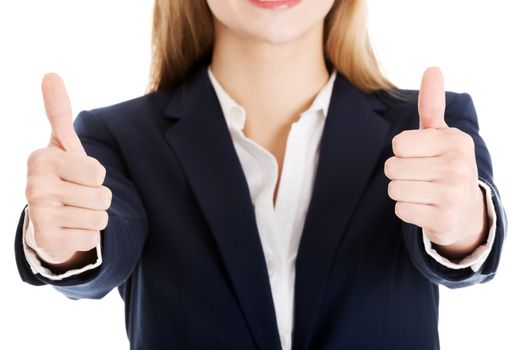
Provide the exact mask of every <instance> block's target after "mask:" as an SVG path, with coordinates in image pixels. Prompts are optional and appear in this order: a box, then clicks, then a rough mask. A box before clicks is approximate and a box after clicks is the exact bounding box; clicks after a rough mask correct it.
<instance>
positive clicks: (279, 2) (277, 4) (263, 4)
mask: <svg viewBox="0 0 524 350" xmlns="http://www.w3.org/2000/svg"><path fill="white" fill-rule="evenodd" d="M301 1H302V0H249V2H250V3H251V4H252V5H255V6H257V7H260V8H264V9H270V10H278V9H287V8H290V7H293V6H295V5H297V4H298V3H299V2H301Z"/></svg>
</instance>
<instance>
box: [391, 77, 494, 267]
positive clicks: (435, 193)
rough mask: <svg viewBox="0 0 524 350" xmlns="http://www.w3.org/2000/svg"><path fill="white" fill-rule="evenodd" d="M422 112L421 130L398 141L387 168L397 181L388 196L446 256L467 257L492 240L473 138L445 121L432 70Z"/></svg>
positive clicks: (441, 89)
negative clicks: (486, 240)
mask: <svg viewBox="0 0 524 350" xmlns="http://www.w3.org/2000/svg"><path fill="white" fill-rule="evenodd" d="M418 107H419V117H420V128H419V129H418V130H417V129H415V130H404V131H402V132H401V133H399V134H398V135H396V136H395V137H394V138H393V140H392V147H393V153H394V154H395V156H393V157H390V158H389V159H387V160H386V162H385V164H384V172H385V174H386V176H387V177H388V178H389V179H390V180H391V181H390V183H389V186H388V195H389V196H390V197H391V198H392V199H393V200H395V201H397V203H395V214H396V215H397V216H398V217H399V218H400V219H402V220H403V221H405V222H408V223H411V224H415V225H418V226H420V227H422V228H423V229H424V233H425V234H426V235H427V236H428V238H429V239H430V240H431V241H432V242H433V243H435V244H436V245H437V247H438V248H439V249H440V251H439V252H440V253H444V254H445V255H448V256H449V257H450V258H458V257H462V256H465V255H467V254H469V253H470V252H472V251H473V250H475V249H476V248H477V247H478V246H479V245H480V244H481V243H482V242H483V241H484V240H485V237H486V235H487V232H486V231H487V229H486V226H487V223H486V221H487V218H486V217H487V215H486V211H485V207H484V206H485V204H484V195H483V192H482V190H481V188H480V186H479V185H478V174H477V163H476V160H475V147H474V142H473V138H472V137H471V136H470V135H469V134H467V133H465V132H463V131H461V130H459V129H457V128H454V127H451V128H450V127H448V125H447V124H446V123H445V121H444V111H445V108H446V101H445V91H444V79H443V76H442V73H441V71H440V69H438V68H429V69H428V70H426V72H425V74H424V77H423V78H422V85H421V88H420V93H419V99H418Z"/></svg>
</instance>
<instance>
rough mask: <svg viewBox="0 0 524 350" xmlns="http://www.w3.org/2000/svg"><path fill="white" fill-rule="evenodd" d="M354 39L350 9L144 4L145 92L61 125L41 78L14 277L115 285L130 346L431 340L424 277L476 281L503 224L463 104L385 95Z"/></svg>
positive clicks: (432, 298)
mask: <svg viewBox="0 0 524 350" xmlns="http://www.w3.org/2000/svg"><path fill="white" fill-rule="evenodd" d="M365 28H366V26H365V4H364V1H362V0H353V1H338V0H335V1H334V0H316V1H313V0H277V1H268V0H227V1H224V0H221V1H219V0H208V1H207V3H206V2H204V0H199V1H195V0H178V1H175V0H171V1H168V0H157V1H156V3H155V14H154V30H153V44H154V55H153V61H152V71H151V77H152V84H151V91H150V93H148V94H147V95H145V96H142V97H139V98H137V99H134V100H131V101H126V102H123V103H120V104H117V105H113V106H110V107H105V108H99V109H95V110H91V111H84V112H82V113H80V114H79V115H78V117H77V118H76V119H75V122H74V127H73V125H72V124H71V117H72V116H71V107H70V105H69V100H68V98H67V94H66V92H65V89H64V87H63V84H62V82H61V80H60V78H59V77H58V76H57V75H54V74H51V75H48V76H46V77H45V78H44V81H43V94H44V101H45V105H46V113H47V116H48V118H49V120H50V123H51V126H52V136H51V141H50V144H49V145H48V147H45V148H42V149H39V150H36V151H34V152H33V153H31V155H30V157H29V159H28V181H27V191H26V197H27V200H28V205H27V206H26V208H24V211H23V212H22V215H21V218H20V222H19V225H18V230H17V235H16V253H17V254H16V256H17V263H18V266H19V271H20V275H21V277H22V279H23V280H24V281H26V282H28V283H31V284H34V285H43V284H51V285H53V286H54V287H55V288H56V289H57V290H59V291H60V292H62V293H63V294H65V295H66V296H68V297H70V298H101V297H103V296H104V295H105V294H107V293H108V292H109V291H111V290H112V289H113V288H114V287H118V289H119V291H120V293H121V295H122V298H123V300H124V301H125V303H126V327H127V331H128V336H129V339H130V343H131V348H133V349H165V348H175V349H178V348H192V349H256V348H259V349H278V348H282V349H297V350H298V349H339V348H357V349H386V348H387V349H438V347H439V341H438V327H437V326H438V324H437V323H438V284H442V285H445V286H448V287H450V288H455V287H463V286H468V285H471V284H474V283H479V282H486V281H488V280H490V279H492V278H493V276H494V273H495V271H496V268H497V265H498V262H499V256H500V251H501V246H502V242H503V240H504V235H505V227H506V221H505V220H506V219H505V213H504V210H503V207H502V205H501V202H500V197H499V194H498V191H497V189H496V187H495V185H494V183H493V177H492V167H491V160H490V156H489V153H488V150H487V148H486V145H485V143H484V141H483V140H482V139H481V138H480V136H479V134H478V123H477V117H476V114H475V111H474V107H473V104H472V102H471V99H470V97H469V95H467V94H455V93H446V94H445V93H444V88H443V80H442V76H441V74H440V71H439V70H438V69H434V68H432V69H429V70H428V71H427V72H426V74H425V75H424V77H423V80H422V86H421V91H420V93H419V94H418V99H417V98H415V99H413V98H412V97H410V96H412V95H413V94H412V93H408V92H405V91H401V90H399V89H397V88H396V87H395V86H394V85H393V84H392V83H390V82H389V81H388V80H387V79H386V78H384V76H383V75H382V74H381V72H380V70H379V68H378V65H377V61H376V59H375V57H374V54H373V51H372V50H371V46H370V44H369V40H368V36H367V33H366V29H365ZM417 100H418V109H417V103H416V101H417ZM404 130H409V131H404Z"/></svg>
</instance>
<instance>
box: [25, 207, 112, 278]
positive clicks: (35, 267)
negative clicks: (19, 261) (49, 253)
mask: <svg viewBox="0 0 524 350" xmlns="http://www.w3.org/2000/svg"><path fill="white" fill-rule="evenodd" d="M22 244H23V248H24V254H25V258H26V260H27V262H28V263H29V266H30V267H31V271H32V272H33V273H34V274H35V275H36V274H37V273H39V274H41V275H42V276H44V277H46V278H48V279H50V280H55V281H56V280H61V279H64V278H67V277H70V276H74V275H78V274H81V273H82V272H85V271H88V270H92V269H94V268H96V267H98V266H100V265H101V264H102V249H101V243H100V241H99V242H98V244H97V246H96V261H95V262H94V263H92V264H88V265H86V266H83V267H82V268H79V269H72V270H68V271H66V272H64V273H61V274H58V275H57V274H55V273H53V272H51V270H49V269H48V268H46V267H44V266H42V262H41V260H40V258H39V255H40V256H45V254H44V253H43V252H42V251H41V250H40V249H39V248H38V246H37V245H36V243H35V234H34V228H33V223H32V222H31V220H30V219H29V215H27V207H26V208H25V216H24V225H23V227H22Z"/></svg>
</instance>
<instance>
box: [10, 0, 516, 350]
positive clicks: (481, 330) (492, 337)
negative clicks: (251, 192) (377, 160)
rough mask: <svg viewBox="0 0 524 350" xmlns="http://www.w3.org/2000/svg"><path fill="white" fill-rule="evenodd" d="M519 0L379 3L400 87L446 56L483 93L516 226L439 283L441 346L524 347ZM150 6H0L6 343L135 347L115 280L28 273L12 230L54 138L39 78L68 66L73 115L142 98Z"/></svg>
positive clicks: (458, 87)
mask: <svg viewBox="0 0 524 350" xmlns="http://www.w3.org/2000/svg"><path fill="white" fill-rule="evenodd" d="M311 1H313V0H311ZM520 6H521V4H520V2H519V1H512V0H499V1H497V2H494V1H482V0H480V1H479V0H476V1H475V0H461V1H458V0H439V1H424V0H396V1H390V0H370V1H369V9H370V30H371V32H372V35H373V39H374V43H375V46H376V48H377V51H378V53H379V57H380V58H381V61H382V64H383V67H384V69H385V71H386V73H387V75H388V76H389V77H390V78H391V79H392V80H393V81H394V82H395V83H396V84H397V85H398V86H400V87H403V88H413V89H417V88H418V86H419V81H420V77H421V74H422V72H423V70H424V68H425V67H427V66H430V65H439V66H441V67H442V69H443V71H444V74H445V77H446V84H447V85H446V88H447V89H448V90H452V91H459V92H464V91H465V92H469V93H470V94H471V95H472V97H473V100H474V102H475V105H476V108H477V112H478V116H479V123H480V134H481V136H482V137H483V138H484V140H485V141H486V143H487V145H488V148H489V151H490V153H491V156H492V159H493V166H494V179H495V183H496V184H497V186H498V188H499V190H500V193H501V196H502V199H503V203H504V205H505V208H506V211H507V214H508V221H509V231H508V237H507V240H506V244H505V248H504V252H503V256H502V261H501V264H500V268H499V271H498V274H497V276H496V277H495V279H494V280H493V281H491V282H489V283H487V284H483V285H476V286H473V287H469V288H465V289H460V290H449V289H447V288H445V287H442V288H441V307H440V336H441V345H442V348H443V349H494V348H497V349H524V338H523V337H522V332H523V331H524V321H523V315H524V301H523V300H524V298H523V295H524V284H523V282H522V275H523V274H522V268H523V267H524V263H523V258H522V256H523V255H524V235H523V230H524V222H523V220H522V216H523V215H522V214H521V213H520V212H519V209H521V208H522V206H521V205H522V202H523V199H524V191H523V186H522V179H521V176H522V172H521V171H522V170H523V169H522V160H523V151H524V142H523V141H522V139H523V136H522V129H523V127H524V122H523V118H524V113H523V108H522V107H521V105H522V100H523V97H522V82H523V80H524V72H523V68H522V62H524V52H523V51H524V50H523V44H522V43H523V39H522V33H524V25H523V24H522V23H523V21H522V20H521V15H522V11H521V10H520V9H519V7H520ZM151 9H152V1H151V0H148V1H123V0H118V1H117V0H112V1H101V0H91V1H89V2H84V1H65V0H61V1H59V0H46V1H37V0H26V1H9V2H8V1H2V2H1V3H0V113H1V115H0V118H1V123H2V125H3V127H2V137H1V139H0V140H1V145H0V157H1V158H0V159H1V162H2V169H1V174H2V175H1V176H2V177H1V180H2V181H1V183H2V184H3V189H2V192H1V193H2V201H1V204H0V205H1V210H0V213H1V220H0V223H1V225H2V226H1V234H0V276H1V279H0V286H1V287H0V293H1V294H0V330H1V334H2V335H1V336H0V348H2V349H30V348H36V347H37V346H38V348H40V349H67V350H69V349H71V348H72V347H73V346H74V348H75V349H93V348H102V349H126V348H128V346H129V345H128V342H127V338H126V333H125V327H124V305H123V303H122V301H121V299H120V297H119V295H118V293H117V292H116V290H115V291H113V292H111V293H110V294H109V295H108V296H106V297H105V298H104V299H102V300H98V301H93V300H80V301H72V300H69V299H67V298H66V297H64V296H63V295H61V294H60V293H58V292H56V291H55V290H54V289H53V288H51V287H49V286H44V287H33V286H30V285H27V284H24V283H22V282H21V280H20V278H19V276H18V272H17V269H16V265H15V261H14V253H13V237H14V234H15V229H16V225H17V222H18V218H19V215H20V212H21V210H22V208H23V206H24V205H25V196H24V190H25V176H26V160H27V156H28V155H29V153H30V152H31V151H32V150H34V149H36V148H40V147H43V146H45V145H47V142H48V138H49V132H50V129H49V126H48V122H47V119H46V117H45V114H44V112H43V105H42V98H41V95H40V80H41V77H42V75H43V74H44V73H45V72H48V71H57V72H59V73H60V74H61V75H62V77H63V78H64V80H65V82H66V85H67V88H68V91H69V93H70V96H71V100H72V103H73V113H74V114H75V115H76V114H77V113H78V112H79V111H80V110H82V109H91V108H95V107H101V106H105V105H110V104H113V103H116V102H120V101H123V100H126V99H130V98H133V97H136V96H140V95H142V94H143V93H144V92H145V89H146V86H147V77H148V72H149V54H150V45H149V40H150V25H151ZM406 336H409V334H406Z"/></svg>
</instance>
